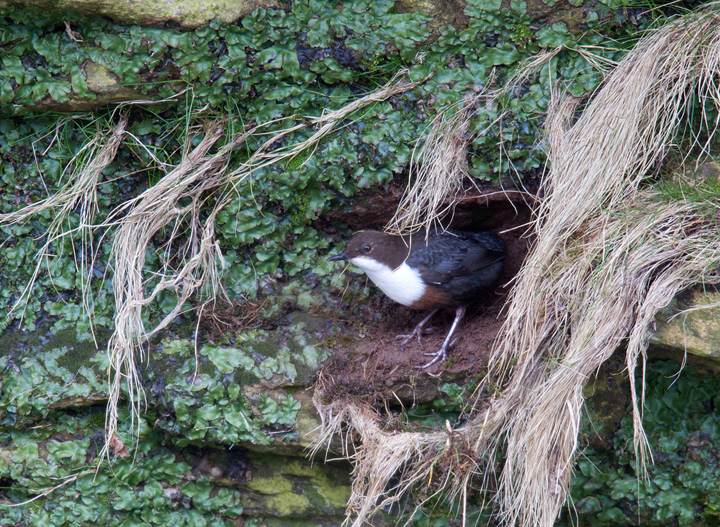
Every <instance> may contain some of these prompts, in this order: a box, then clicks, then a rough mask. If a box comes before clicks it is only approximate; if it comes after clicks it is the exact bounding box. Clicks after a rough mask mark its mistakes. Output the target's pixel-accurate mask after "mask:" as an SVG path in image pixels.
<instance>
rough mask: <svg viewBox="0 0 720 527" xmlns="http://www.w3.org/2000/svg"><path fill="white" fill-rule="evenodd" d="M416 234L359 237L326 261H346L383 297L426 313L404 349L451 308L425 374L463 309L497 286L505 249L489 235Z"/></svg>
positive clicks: (406, 339)
mask: <svg viewBox="0 0 720 527" xmlns="http://www.w3.org/2000/svg"><path fill="white" fill-rule="evenodd" d="M425 232H426V231H425V230H421V231H419V232H417V233H415V234H412V235H409V236H397V235H392V234H388V233H384V232H377V231H360V232H358V233H356V234H355V235H354V236H353V237H352V238H351V239H350V241H349V242H348V244H347V247H346V248H345V250H344V251H343V252H341V253H340V254H337V255H335V256H332V257H330V258H328V260H329V261H331V262H335V261H339V260H348V261H350V262H351V263H353V264H354V265H356V266H358V267H359V268H360V269H362V270H363V271H365V273H366V274H367V275H368V277H370V280H372V281H373V282H374V283H375V285H377V286H378V287H379V288H380V289H381V290H382V292H383V293H385V294H386V295H387V296H389V297H390V298H392V299H393V300H395V301H396V302H399V303H400V304H403V305H405V306H409V307H411V308H413V309H432V312H431V313H430V314H429V315H428V316H427V317H425V319H424V320H423V321H422V322H420V323H419V324H418V325H417V326H416V327H415V329H414V330H413V332H412V333H410V334H409V335H398V337H397V338H404V340H403V342H402V343H401V344H400V348H401V349H404V348H405V344H407V343H408V342H409V341H410V339H411V338H412V337H413V336H415V335H417V338H418V343H420V344H422V339H421V335H422V330H423V327H424V326H425V324H426V323H427V322H428V321H429V320H430V318H431V317H432V316H433V315H434V314H435V313H436V312H437V311H438V309H440V308H442V307H454V308H455V321H454V322H453V324H452V327H451V328H450V332H449V333H448V335H447V337H446V338H445V341H444V342H443V344H442V346H441V347H440V349H439V350H438V351H436V352H434V353H426V355H429V356H432V357H433V359H432V360H431V361H430V362H428V363H427V364H424V365H423V366H420V367H421V368H427V367H429V366H432V365H433V364H435V363H436V362H442V361H443V360H445V357H446V351H447V348H448V347H449V346H451V345H452V344H454V341H453V342H452V343H451V342H450V338H451V337H452V334H453V333H454V331H455V328H456V327H457V325H458V324H459V323H460V320H461V319H462V317H463V315H464V314H465V308H466V307H467V305H468V303H469V302H470V301H471V300H473V299H475V298H476V297H478V296H479V295H480V294H482V293H483V292H485V291H487V290H488V289H490V288H491V287H492V286H493V285H495V283H496V282H497V280H498V278H499V276H500V272H501V271H502V266H503V258H504V257H505V253H506V250H505V245H504V244H503V242H502V241H501V240H500V238H498V237H497V236H496V235H495V234H492V233H490V232H460V231H454V230H449V229H448V230H445V231H443V232H438V231H437V230H430V232H429V235H428V236H427V239H426V236H425Z"/></svg>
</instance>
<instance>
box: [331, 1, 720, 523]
mask: <svg viewBox="0 0 720 527" xmlns="http://www.w3.org/2000/svg"><path fill="white" fill-rule="evenodd" d="M540 62H541V63H542V62H543V60H540ZM719 81H720V9H719V4H718V3H713V4H709V5H706V6H705V7H703V8H702V9H701V10H700V11H698V12H696V13H693V14H690V15H687V16H685V17H682V18H678V19H676V20H674V21H672V22H670V23H669V24H668V25H666V26H665V27H663V28H661V29H658V30H656V31H654V32H652V33H651V34H649V35H648V36H647V37H645V38H644V39H643V40H642V41H641V42H640V43H639V44H638V45H637V46H636V48H635V49H634V50H633V51H631V52H630V53H629V54H628V55H627V56H626V57H625V58H624V59H623V60H622V62H621V63H620V64H619V65H618V66H617V68H616V69H615V71H614V72H613V73H612V75H610V76H609V77H608V78H607V79H606V82H605V83H604V85H603V86H602V89H600V90H599V91H598V92H597V93H596V94H595V96H594V97H593V99H592V100H591V102H590V103H589V104H588V105H587V107H586V108H585V110H584V111H583V112H582V115H581V116H580V117H579V119H578V120H577V122H576V123H575V124H574V125H572V126H571V123H572V121H573V118H574V116H575V113H576V110H577V107H578V103H579V101H576V100H573V99H571V98H565V99H559V98H557V97H556V98H555V100H554V101H553V103H552V111H551V113H550V115H549V116H548V118H547V122H546V127H547V135H548V137H547V144H548V150H549V152H548V157H549V165H550V167H551V168H550V170H549V173H548V174H547V176H546V178H545V181H544V188H543V195H544V196H545V198H544V200H543V201H542V202H541V203H540V205H539V208H538V209H537V216H536V220H535V222H534V230H535V232H536V235H537V242H536V245H535V247H534V249H533V251H532V253H531V254H530V255H529V256H528V259H527V260H526V262H525V264H524V266H523V268H522V270H521V272H520V274H519V276H518V277H517V279H516V282H515V285H514V288H513V291H512V296H511V299H510V303H509V306H508V308H507V318H506V322H505V324H504V326H503V329H502V331H501V334H500V335H499V337H498V339H497V346H496V349H495V350H494V354H493V357H492V362H491V372H490V376H489V381H487V382H486V383H485V387H486V388H487V387H488V384H489V383H493V386H497V387H501V391H500V392H499V393H497V395H496V396H494V397H493V398H492V399H491V401H490V403H489V406H488V405H486V406H484V408H482V409H477V413H476V417H475V418H474V420H473V421H472V422H471V423H470V424H469V425H467V426H466V427H464V428H462V429H458V430H455V431H453V433H452V435H453V437H463V438H464V440H466V441H469V442H470V443H471V444H472V445H473V448H472V451H473V453H474V458H475V460H483V467H482V468H481V469H480V468H478V467H475V466H474V465H464V466H458V467H452V468H451V470H452V471H453V473H452V475H450V476H448V477H447V478H446V480H445V481H444V484H443V485H442V486H441V487H438V488H436V489H433V492H438V493H439V492H443V493H444V494H445V495H447V496H451V497H452V496H455V497H456V496H458V495H463V492H464V490H465V489H466V487H467V484H468V481H469V478H470V477H471V476H472V475H473V473H477V472H481V473H482V472H484V474H485V476H484V477H483V481H484V482H486V481H490V480H491V478H492V477H493V475H492V469H493V467H494V464H495V463H494V462H495V460H497V459H499V458H500V457H501V450H503V451H504V455H502V457H504V467H503V470H502V473H501V474H500V477H499V481H498V483H499V492H498V494H497V504H498V506H499V509H500V510H499V512H500V515H501V518H502V519H503V521H504V523H506V524H507V525H517V526H522V527H550V526H552V525H553V524H554V522H555V519H556V518H557V516H558V514H559V512H560V510H561V508H562V506H563V504H564V503H565V502H566V500H567V497H568V494H567V490H568V485H569V482H570V477H571V475H572V469H573V464H574V459H575V455H576V453H577V450H578V445H577V440H578V432H579V429H580V417H581V413H582V409H583V404H584V398H583V388H584V386H585V384H586V382H587V381H588V379H589V378H590V377H591V376H592V375H594V374H596V372H597V371H598V368H599V367H600V365H601V364H602V363H603V362H604V361H605V360H606V359H607V358H608V357H609V356H610V355H611V354H612V353H613V352H614V351H615V350H616V349H617V348H618V346H619V344H620V343H621V342H627V366H628V371H629V378H630V383H631V390H632V400H633V418H634V424H635V450H636V454H637V456H638V459H639V463H638V467H639V476H640V475H641V473H642V467H643V466H644V463H645V462H646V461H647V459H648V456H649V450H648V448H647V443H646V439H645V436H644V434H643V431H642V410H641V409H642V407H643V396H642V390H640V395H639V396H638V393H637V392H638V389H637V387H636V385H635V377H634V374H635V370H636V366H637V364H638V361H639V360H640V358H641V357H644V353H645V350H646V348H647V344H648V339H649V336H650V334H649V329H648V328H649V324H650V323H651V322H652V320H653V319H654V316H655V314H656V313H657V311H658V310H659V309H660V308H662V307H664V306H666V305H667V304H668V303H669V302H670V300H671V299H672V298H673V296H675V295H676V294H677V293H678V292H680V291H681V290H682V289H684V288H686V287H688V286H690V285H692V284H694V283H698V282H717V281H720V276H719V275H718V266H719V265H720V239H718V236H717V232H718V223H719V220H720V211H719V210H718V205H717V196H716V189H717V185H716V186H714V187H712V186H711V187H712V188H710V187H707V188H702V187H696V188H694V189H692V188H690V187H687V186H686V187H685V188H684V189H683V190H684V192H681V193H680V194H684V195H685V199H681V200H670V199H667V197H666V196H664V195H663V194H662V193H661V192H659V191H656V190H653V189H652V188H643V187H641V183H643V182H644V181H645V179H646V177H647V175H648V174H649V173H651V171H652V169H653V168H655V167H656V166H658V164H659V163H660V162H661V161H662V160H663V158H664V157H665V155H666V153H667V151H668V149H670V148H671V145H672V144H673V141H674V140H675V139H676V138H677V137H678V134H679V133H680V132H681V127H682V126H683V123H684V122H685V120H686V119H687V118H688V115H689V113H690V112H689V108H690V106H691V104H692V103H693V101H694V100H699V101H701V102H702V103H703V104H712V105H713V106H714V107H715V108H716V109H718V110H720V89H719V88H720V86H719V85H718V83H719ZM701 121H702V123H701V125H702V126H703V128H704V133H705V137H706V139H705V140H704V142H703V143H702V144H698V143H697V142H695V143H694V144H693V145H692V146H693V147H695V148H696V149H697V150H700V151H701V153H702V154H707V153H708V152H709V150H710V148H709V147H710V145H711V143H712V141H714V139H715V132H716V127H717V124H718V122H717V121H711V120H710V119H709V118H708V116H707V115H704V114H703V116H702V118H701ZM699 136H700V134H695V135H692V137H693V138H695V137H699ZM415 184H416V185H417V184H418V183H417V181H416V183H415ZM433 186H434V184H432V185H430V187H433ZM436 188H442V189H451V190H452V189H454V188H456V187H453V185H452V184H449V185H448V184H446V183H443V184H442V185H440V186H437V187H436ZM691 190H693V192H691ZM411 192H414V191H411ZM421 193H422V191H420V194H421ZM423 203H424V204H423V205H422V206H421V207H419V210H420V212H419V215H420V217H422V215H423V214H428V211H432V210H433V209H432V205H430V206H428V205H425V203H430V202H429V201H427V200H426V201H425V202H423ZM408 217H412V218H413V219H412V221H406V220H405V219H404V218H408ZM417 217H418V216H413V215H412V214H411V215H408V214H407V210H404V211H401V213H400V214H399V216H398V221H397V222H396V223H395V224H394V225H402V226H403V227H406V228H412V227H413V226H415V225H417V224H421V223H422V221H419V220H417ZM429 217H432V215H431V214H430V216H429ZM400 220H402V221H404V222H405V223H401V221H400ZM643 366H644V362H643ZM353 404H354V403H350V407H347V406H344V407H337V406H335V405H325V406H324V405H322V404H318V407H319V409H320V411H321V414H322V415H323V419H324V421H323V422H324V426H325V427H326V435H325V436H324V441H326V442H327V441H329V436H328V435H327V433H328V432H333V431H334V432H335V433H340V430H341V429H342V425H344V426H348V427H349V428H351V429H354V430H357V431H359V433H360V436H361V437H362V439H363V446H362V449H361V450H358V451H357V453H355V454H354V455H353V456H352V459H353V460H354V462H355V466H356V469H355V480H354V487H353V498H352V500H351V507H349V510H348V512H349V513H350V514H352V515H354V521H353V525H361V524H362V523H363V522H364V521H366V520H367V518H368V516H369V515H370V514H372V513H373V512H375V511H378V510H380V509H381V508H382V507H383V506H384V505H386V504H388V503H392V502H395V501H398V500H399V499H400V497H401V495H402V494H404V493H407V492H409V490H410V488H411V487H412V485H413V484H415V483H419V482H421V481H423V480H424V479H427V477H428V475H429V474H430V473H431V472H430V466H431V465H429V462H431V461H432V460H433V459H436V458H437V456H439V455H441V454H442V452H446V451H448V447H447V446H446V445H447V436H446V435H444V434H442V433H436V434H428V435H425V437H417V435H416V434H410V433H393V432H390V431H384V430H382V427H380V426H379V425H378V424H377V416H373V415H372V414H369V413H368V412H367V411H361V410H358V409H357V408H354V409H353V407H352V406H353ZM477 404H478V406H479V404H480V403H479V400H478V403H477ZM372 420H374V421H375V424H374V425H373V423H369V422H368V421H372ZM373 427H374V428H373ZM345 433H346V434H347V433H348V432H347V431H346V432H345ZM347 437H348V436H347V435H346V436H345V438H346V443H345V444H344V448H345V452H346V453H348V455H349V454H350V452H349V446H348V445H347V442H348V441H349V440H348V439H347ZM366 442H367V443H366ZM388 444H392V445H394V446H393V450H392V451H388V449H387V448H386V446H387V445H388ZM392 470H395V472H394V473H391V472H392ZM398 474H400V480H399V482H398V483H394V484H392V485H391V484H390V482H391V481H393V479H392V478H393V477H397V476H398Z"/></svg>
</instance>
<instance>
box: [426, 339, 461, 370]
mask: <svg viewBox="0 0 720 527" xmlns="http://www.w3.org/2000/svg"><path fill="white" fill-rule="evenodd" d="M459 338H460V337H455V338H454V339H453V341H452V342H450V343H449V344H448V342H447V341H445V342H443V345H442V346H440V349H439V350H437V351H435V352H433V353H424V355H427V356H428V357H432V360H431V361H430V362H428V363H427V364H423V365H422V366H415V368H417V369H421V370H424V369H425V368H429V367H430V366H432V365H433V364H435V363H437V362H439V363H441V364H442V362H443V361H444V360H445V358H446V357H447V350H448V348H451V347H453V346H454V345H455V343H456V342H457V341H458V339H459Z"/></svg>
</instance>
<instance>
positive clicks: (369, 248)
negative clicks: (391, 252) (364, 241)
mask: <svg viewBox="0 0 720 527" xmlns="http://www.w3.org/2000/svg"><path fill="white" fill-rule="evenodd" d="M362 250H363V252H364V253H365V254H367V253H369V252H370V251H372V247H371V246H370V245H363V246H362Z"/></svg>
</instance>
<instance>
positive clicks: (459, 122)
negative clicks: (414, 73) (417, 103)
mask: <svg viewBox="0 0 720 527" xmlns="http://www.w3.org/2000/svg"><path fill="white" fill-rule="evenodd" d="M489 83H492V79H491V80H490V81H489ZM500 93H505V90H503V91H489V90H482V91H480V92H479V93H476V94H474V95H473V96H471V97H466V98H465V99H463V100H462V101H461V102H460V103H458V105H453V106H450V107H448V108H446V109H445V110H443V111H441V112H439V113H438V115H437V116H436V117H435V118H434V119H433V121H432V123H431V125H430V127H429V132H428V134H427V135H426V136H425V137H424V138H422V139H418V143H417V144H416V145H415V149H414V150H413V154H412V158H411V162H410V173H409V176H408V179H409V182H408V186H407V189H406V190H405V193H404V195H403V197H402V199H401V200H400V204H399V205H398V208H397V210H396V212H395V215H394V216H393V218H392V219H391V220H390V221H389V222H388V224H387V225H386V226H385V231H387V232H392V233H396V234H402V235H404V234H410V233H413V232H416V231H418V230H420V229H422V228H425V229H427V231H428V232H430V229H429V228H430V227H433V226H435V227H440V226H441V224H440V220H441V219H443V218H445V217H446V216H448V215H452V212H453V211H454V209H455V206H456V205H457V203H458V202H459V201H460V200H461V199H462V197H463V195H464V191H463V183H464V182H466V181H468V178H467V176H468V172H467V169H468V166H467V147H468V145H469V144H470V142H471V141H472V140H473V137H474V135H473V134H471V133H470V132H469V127H470V116H471V114H472V112H473V110H474V109H475V108H476V107H477V105H478V104H480V103H481V102H484V104H486V105H488V106H496V99H497V97H498V95H500ZM503 117H504V114H501V115H500V116H498V117H497V118H496V119H495V120H494V121H493V122H492V123H490V124H488V125H487V126H486V127H485V130H483V131H482V132H481V133H480V135H482V134H484V133H486V132H487V131H488V130H489V129H490V128H491V127H492V126H494V125H495V124H497V122H499V121H500V120H501V119H502V118H503ZM420 144H422V146H419V145H420ZM499 146H501V145H499Z"/></svg>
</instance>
